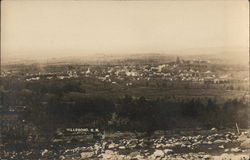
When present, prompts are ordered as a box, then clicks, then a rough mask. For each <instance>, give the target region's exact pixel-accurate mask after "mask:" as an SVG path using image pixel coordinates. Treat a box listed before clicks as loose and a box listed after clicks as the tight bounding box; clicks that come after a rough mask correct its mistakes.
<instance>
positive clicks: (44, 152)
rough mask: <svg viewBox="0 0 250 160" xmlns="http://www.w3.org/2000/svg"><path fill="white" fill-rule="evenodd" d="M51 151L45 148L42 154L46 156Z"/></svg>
mask: <svg viewBox="0 0 250 160" xmlns="http://www.w3.org/2000/svg"><path fill="white" fill-rule="evenodd" d="M48 152H49V151H48V150H47V149H45V150H43V151H42V152H41V155H42V156H44V155H45V154H46V153H48Z"/></svg>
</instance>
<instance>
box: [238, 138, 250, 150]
mask: <svg viewBox="0 0 250 160" xmlns="http://www.w3.org/2000/svg"><path fill="white" fill-rule="evenodd" d="M240 146H241V147H242V148H244V149H250V138H248V139H246V140H245V141H243V142H242V143H241V144H240Z"/></svg>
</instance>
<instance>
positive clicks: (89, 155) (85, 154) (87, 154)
mask: <svg viewBox="0 0 250 160" xmlns="http://www.w3.org/2000/svg"><path fill="white" fill-rule="evenodd" d="M80 155H81V158H82V159H87V158H90V157H92V156H93V155H94V153H93V152H82V153H81V154H80Z"/></svg>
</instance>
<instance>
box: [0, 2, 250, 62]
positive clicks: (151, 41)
mask: <svg viewBox="0 0 250 160" xmlns="http://www.w3.org/2000/svg"><path fill="white" fill-rule="evenodd" d="M248 5H249V4H248V1H247V0H199V1H198V0H161V1H150V0H147V1H108V0H102V1H83V0H74V1H73V0H50V1H49V0H32V1H31V0H3V1H1V7H2V8H1V29H2V33H1V55H2V61H9V60H11V59H12V58H17V59H18V58H23V59H25V58H34V59H38V58H42V57H43V58H45V57H46V58H51V57H63V56H75V57H77V56H91V55H92V56H93V55H96V54H114V55H115V54H134V53H138V54H139V53H163V54H171V53H175V52H178V53H181V54H191V53H190V52H192V50H195V51H200V52H199V53H203V52H204V53H205V52H206V53H209V54H215V53H219V52H225V53H226V52H230V51H234V52H235V53H237V56H236V57H239V56H248V45H249V28H248V27H249V22H248V21H249V11H248V9H249V6H248ZM238 50H240V52H237V51H238Z"/></svg>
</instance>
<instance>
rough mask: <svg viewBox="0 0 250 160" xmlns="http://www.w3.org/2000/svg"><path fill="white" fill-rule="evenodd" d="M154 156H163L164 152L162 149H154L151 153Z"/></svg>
mask: <svg viewBox="0 0 250 160" xmlns="http://www.w3.org/2000/svg"><path fill="white" fill-rule="evenodd" d="M153 155H154V157H156V158H157V157H164V156H165V153H164V152H163V151H162V150H155V152H154V153H153Z"/></svg>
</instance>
